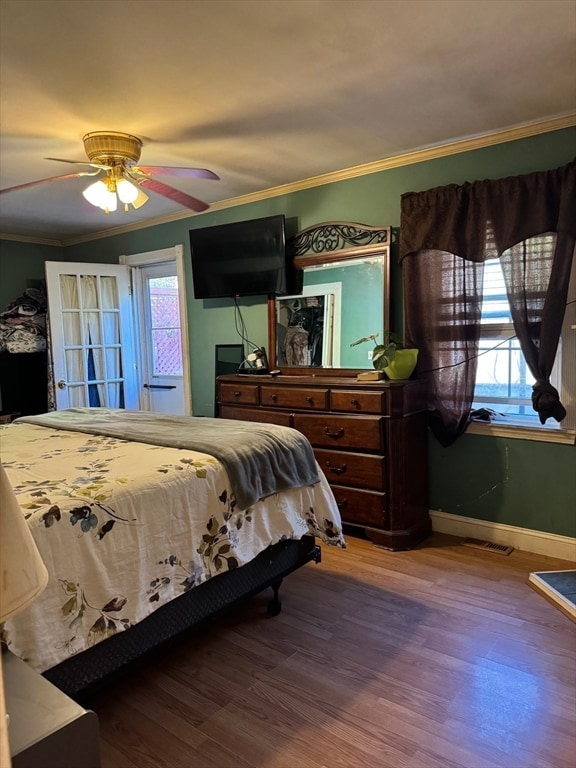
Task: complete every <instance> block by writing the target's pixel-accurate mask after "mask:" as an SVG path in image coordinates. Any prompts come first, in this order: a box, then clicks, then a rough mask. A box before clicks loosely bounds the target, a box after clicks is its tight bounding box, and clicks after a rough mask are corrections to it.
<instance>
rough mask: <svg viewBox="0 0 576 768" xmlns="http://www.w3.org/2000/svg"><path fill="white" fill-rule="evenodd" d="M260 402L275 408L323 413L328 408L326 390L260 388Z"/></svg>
mask: <svg viewBox="0 0 576 768" xmlns="http://www.w3.org/2000/svg"><path fill="white" fill-rule="evenodd" d="M260 402H261V404H262V405H268V406H272V407H276V408H300V409H302V410H316V411H325V410H326V409H327V408H328V390H327V389H312V388H311V389H295V388H294V387H286V388H283V387H262V388H261V390H260Z"/></svg>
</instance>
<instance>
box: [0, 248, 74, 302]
mask: <svg viewBox="0 0 576 768" xmlns="http://www.w3.org/2000/svg"><path fill="white" fill-rule="evenodd" d="M65 258H66V257H65V254H64V249H63V248H61V247H60V246H52V245H38V244H36V243H22V242H16V241H15V240H0V311H3V310H4V309H6V306H7V305H8V304H10V302H11V301H13V300H14V299H16V298H18V296H20V295H21V294H22V291H24V290H25V289H26V288H39V287H40V285H41V283H42V282H43V280H44V262H45V261H63V260H64V259H65Z"/></svg>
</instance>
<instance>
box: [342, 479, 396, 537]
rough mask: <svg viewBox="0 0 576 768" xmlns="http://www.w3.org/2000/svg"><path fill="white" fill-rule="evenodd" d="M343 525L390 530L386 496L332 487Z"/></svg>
mask: <svg viewBox="0 0 576 768" xmlns="http://www.w3.org/2000/svg"><path fill="white" fill-rule="evenodd" d="M331 488H332V493H333V494H334V498H335V499H336V503H337V504H338V509H339V510H340V515H341V517H342V522H343V523H351V524H352V525H367V526H368V527H372V528H389V522H388V512H387V509H386V496H385V494H383V493H375V492H374V491H360V490H358V489H357V488H343V487H341V486H339V485H331Z"/></svg>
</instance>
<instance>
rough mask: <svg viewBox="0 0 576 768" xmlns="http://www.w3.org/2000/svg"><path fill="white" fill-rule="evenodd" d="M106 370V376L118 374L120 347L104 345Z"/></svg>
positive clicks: (119, 373)
mask: <svg viewBox="0 0 576 768" xmlns="http://www.w3.org/2000/svg"><path fill="white" fill-rule="evenodd" d="M105 355H106V371H107V373H108V378H113V377H114V376H120V375H121V370H120V348H119V347H106V351H105Z"/></svg>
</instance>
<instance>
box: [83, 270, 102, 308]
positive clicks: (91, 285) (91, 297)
mask: <svg viewBox="0 0 576 768" xmlns="http://www.w3.org/2000/svg"><path fill="white" fill-rule="evenodd" d="M80 290H81V292H82V307H83V308H84V309H96V308H97V307H98V278H97V277H96V276H95V275H81V276H80Z"/></svg>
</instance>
